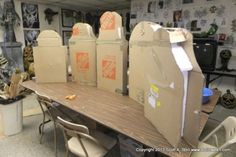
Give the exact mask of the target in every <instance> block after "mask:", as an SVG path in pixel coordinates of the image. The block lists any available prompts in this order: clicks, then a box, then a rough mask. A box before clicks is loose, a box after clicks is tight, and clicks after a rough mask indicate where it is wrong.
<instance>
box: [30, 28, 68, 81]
mask: <svg viewBox="0 0 236 157" xmlns="http://www.w3.org/2000/svg"><path fill="white" fill-rule="evenodd" d="M37 41H38V46H37V47H34V48H33V51H34V54H33V55H34V68H35V76H36V82H37V83H50V82H67V48H66V47H65V46H62V38H61V37H60V35H59V34H58V33H57V32H55V31H52V30H45V31H42V32H41V33H40V34H39V36H38V38H37Z"/></svg>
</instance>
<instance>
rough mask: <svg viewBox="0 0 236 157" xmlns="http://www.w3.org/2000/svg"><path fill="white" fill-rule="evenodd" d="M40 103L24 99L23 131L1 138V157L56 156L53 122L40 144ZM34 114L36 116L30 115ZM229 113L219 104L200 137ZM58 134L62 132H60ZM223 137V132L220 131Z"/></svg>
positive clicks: (230, 156)
mask: <svg viewBox="0 0 236 157" xmlns="http://www.w3.org/2000/svg"><path fill="white" fill-rule="evenodd" d="M37 108H38V104H37V101H36V100H35V97H34V96H32V95H31V96H28V97H27V99H25V100H24V111H25V113H27V114H26V115H27V117H24V119H23V131H22V132H21V133H20V134H17V135H14V136H10V137H5V138H0V157H54V147H53V146H54V144H53V127H52V125H51V124H49V125H47V127H46V132H47V133H46V134H45V136H44V139H43V141H44V142H43V144H39V138H40V136H39V133H38V125H39V124H40V123H41V121H42V114H39V111H38V110H37ZM30 114H33V115H34V116H29V115H30ZM229 115H234V116H235V115H236V109H235V110H228V109H225V108H223V107H221V106H220V105H218V106H217V107H216V109H215V111H214V113H212V114H211V116H210V119H209V120H208V122H207V124H206V126H205V128H204V130H203V132H202V135H201V137H200V139H202V138H203V137H205V136H206V135H207V134H208V133H209V132H210V131H211V130H213V129H214V128H215V127H216V126H217V125H218V124H219V123H220V122H221V121H222V120H224V119H225V118H226V117H227V116H229ZM58 134H61V132H59V133H58ZM219 134H220V136H221V137H223V136H224V133H223V132H220V133H219ZM58 137H59V140H58V157H64V156H65V148H64V142H63V138H62V137H63V136H62V134H61V136H58ZM230 149H231V151H229V152H226V153H224V157H235V156H236V145H233V146H232V147H230Z"/></svg>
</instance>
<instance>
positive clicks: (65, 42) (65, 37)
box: [62, 30, 72, 45]
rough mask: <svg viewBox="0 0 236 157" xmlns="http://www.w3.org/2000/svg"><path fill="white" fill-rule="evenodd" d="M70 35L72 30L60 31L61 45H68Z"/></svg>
mask: <svg viewBox="0 0 236 157" xmlns="http://www.w3.org/2000/svg"><path fill="white" fill-rule="evenodd" d="M71 35H72V31H68V30H66V31H62V38H63V45H68V43H69V39H70V37H71Z"/></svg>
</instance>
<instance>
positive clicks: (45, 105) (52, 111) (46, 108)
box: [35, 91, 58, 121]
mask: <svg viewBox="0 0 236 157" xmlns="http://www.w3.org/2000/svg"><path fill="white" fill-rule="evenodd" d="M35 94H36V95H37V100H38V102H39V105H40V107H41V110H42V112H43V114H48V116H50V118H51V120H53V121H55V120H56V118H57V115H58V113H57V112H58V111H57V109H56V107H54V105H53V101H52V99H51V98H49V97H47V96H45V95H42V94H40V93H39V92H37V91H36V92H35Z"/></svg>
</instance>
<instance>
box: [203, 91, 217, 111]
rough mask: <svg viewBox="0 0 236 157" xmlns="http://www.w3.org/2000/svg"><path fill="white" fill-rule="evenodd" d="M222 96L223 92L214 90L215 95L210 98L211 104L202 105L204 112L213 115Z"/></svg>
mask: <svg viewBox="0 0 236 157" xmlns="http://www.w3.org/2000/svg"><path fill="white" fill-rule="evenodd" d="M220 96H221V91H218V90H213V95H212V96H211V97H210V99H209V102H208V103H206V104H203V105H202V112H205V113H208V114H209V113H212V112H213V111H214V109H215V106H216V104H217V101H218V99H219V98H220Z"/></svg>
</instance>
